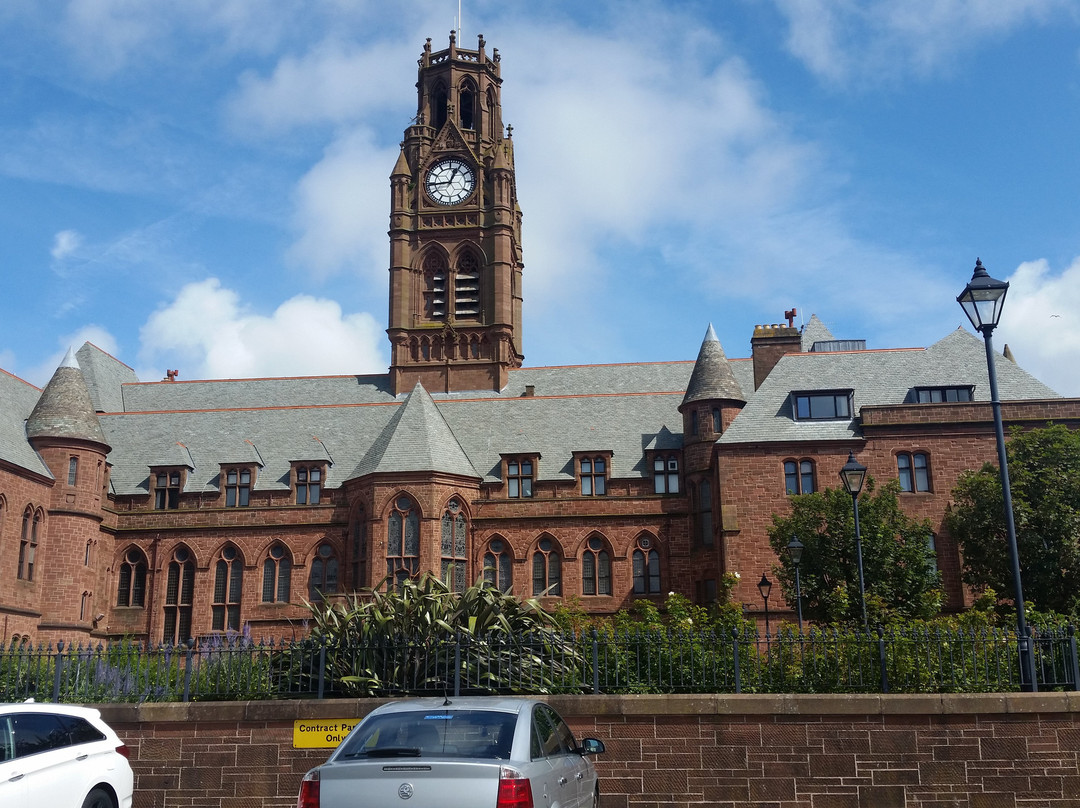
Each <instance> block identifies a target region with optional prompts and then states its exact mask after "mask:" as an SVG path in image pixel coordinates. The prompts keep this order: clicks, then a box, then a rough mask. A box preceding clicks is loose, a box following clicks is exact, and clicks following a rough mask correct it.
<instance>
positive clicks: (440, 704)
mask: <svg viewBox="0 0 1080 808" xmlns="http://www.w3.org/2000/svg"><path fill="white" fill-rule="evenodd" d="M537 703H538V701H537V699H527V698H515V697H509V696H459V697H457V698H454V697H446V698H411V699H401V700H400V701H392V702H388V703H386V704H383V705H380V706H379V707H377V708H375V709H374V710H372V711H371V713H370V714H371V715H376V714H378V715H384V714H386V713H405V712H414V711H421V710H441V711H444V712H452V711H454V710H487V711H489V712H502V713H520V712H521V711H523V710H527V709H531V708H532V705H534V704H537Z"/></svg>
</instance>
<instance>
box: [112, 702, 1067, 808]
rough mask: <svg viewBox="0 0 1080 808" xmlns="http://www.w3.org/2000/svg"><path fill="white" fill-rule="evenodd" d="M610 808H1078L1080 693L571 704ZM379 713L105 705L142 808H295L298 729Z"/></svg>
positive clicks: (315, 706) (353, 708) (312, 760)
mask: <svg viewBox="0 0 1080 808" xmlns="http://www.w3.org/2000/svg"><path fill="white" fill-rule="evenodd" d="M549 701H550V702H551V703H552V704H553V705H554V706H555V707H556V709H558V710H559V711H560V712H561V713H562V714H563V716H564V717H566V719H567V720H568V722H569V723H570V724H571V726H572V727H573V729H574V731H575V734H577V735H578V736H579V737H581V736H585V735H590V736H594V737H598V738H600V739H601V740H603V741H604V743H605V745H606V746H607V751H606V752H605V753H604V754H603V755H600V756H599V757H598V758H597V759H596V763H597V768H598V771H599V773H600V786H601V793H602V800H601V804H602V805H603V806H604V808H653V806H661V805H663V806H691V805H709V806H721V808H735V806H743V805H765V806H776V808H877V807H878V806H880V807H881V808H886V807H889V806H903V807H904V808H944V806H956V807H957V808H1016V807H1017V806H1027V807H1028V808H1076V806H1078V805H1080V797H1078V796H1077V795H1080V713H1078V712H1077V711H1076V708H1077V706H1078V705H1080V701H1077V699H1076V694H1069V693H1051V694H1034V693H1033V694H1009V695H1002V694H987V695H945V696H876V695H872V696H847V695H838V696H791V695H788V696H754V695H741V696H732V695H720V696H561V697H558V696H557V697H552V698H551V699H549ZM379 703H381V702H380V701H378V700H371V701H355V700H347V701H346V700H343V701H293V702H233V703H226V704H212V703H206V704H144V705H104V706H102V707H101V710H102V713H103V715H104V717H105V719H106V720H107V721H109V722H110V723H111V724H112V725H113V726H114V727H115V728H116V729H117V731H118V732H119V734H120V736H121V737H122V738H123V739H124V740H125V742H126V743H127V744H128V745H129V746H130V747H131V762H132V767H133V768H134V770H135V774H136V794H135V802H134V808H181V807H182V808H189V806H200V807H202V808H255V807H256V806H258V807H259V808H292V806H293V805H295V804H296V792H297V789H298V787H299V782H300V778H301V777H302V776H303V773H304V772H305V771H307V769H308V768H310V767H311V766H314V765H317V764H318V763H320V762H322V761H323V760H325V758H326V757H327V755H328V753H329V752H328V750H302V749H294V748H293V747H292V727H293V721H295V720H299V719H302V718H307V719H312V718H323V719H329V718H354V717H359V716H362V715H364V714H366V712H367V711H369V710H370V709H372V708H373V707H374V706H376V705H377V704H379Z"/></svg>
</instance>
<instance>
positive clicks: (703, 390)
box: [679, 323, 746, 410]
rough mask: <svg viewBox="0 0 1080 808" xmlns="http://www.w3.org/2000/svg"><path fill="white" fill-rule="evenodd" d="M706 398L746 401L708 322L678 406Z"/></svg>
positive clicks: (710, 399) (711, 399)
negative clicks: (707, 328) (680, 403)
mask: <svg viewBox="0 0 1080 808" xmlns="http://www.w3.org/2000/svg"><path fill="white" fill-rule="evenodd" d="M706 400H709V401H716V400H727V401H741V402H743V403H746V397H745V396H744V395H743V392H742V388H741V387H739V383H738V382H737V381H736V380H735V374H734V373H733V372H732V370H731V365H730V364H728V360H727V356H725V355H724V349H723V348H722V347H721V345H720V340H719V339H717V338H716V331H714V330H713V327H712V323H709V330H708V331H706V332H705V339H704V341H703V342H702V343H701V350H700V351H698V357H697V362H695V363H694V371H693V373H691V374H690V383H689V384H688V385H687V386H686V395H685V396H683V400H682V405H681V406H680V407H679V409H680V410H681V409H682V408H683V407H685V406H686V405H687V404H692V403H693V402H695V401H706Z"/></svg>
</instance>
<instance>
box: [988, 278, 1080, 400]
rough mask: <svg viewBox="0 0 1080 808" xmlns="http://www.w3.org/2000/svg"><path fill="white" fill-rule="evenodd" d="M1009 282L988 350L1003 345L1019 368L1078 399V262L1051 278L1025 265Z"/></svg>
mask: <svg viewBox="0 0 1080 808" xmlns="http://www.w3.org/2000/svg"><path fill="white" fill-rule="evenodd" d="M1007 280H1008V281H1009V292H1008V295H1007V297H1006V298H1005V308H1004V311H1003V313H1002V317H1001V323H1000V325H999V326H998V328H997V331H995V332H994V347H995V348H997V349H998V350H999V351H1000V350H1004V346H1005V344H1008V345H1009V347H1010V348H1011V349H1012V352H1013V354H1014V355H1015V356H1016V360H1017V362H1019V363H1020V366H1021V367H1023V368H1024V369H1025V370H1027V371H1029V372H1030V373H1032V374H1034V375H1035V376H1036V377H1037V378H1038V379H1040V380H1042V381H1044V382H1046V384H1048V385H1050V386H1051V387H1052V388H1054V389H1055V390H1056V391H1057V392H1059V393H1061V394H1062V395H1066V396H1080V257H1077V258H1075V259H1073V262H1072V264H1071V265H1070V266H1068V267H1066V268H1065V270H1064V271H1062V272H1060V273H1058V274H1053V273H1052V272H1051V270H1050V264H1049V263H1048V262H1047V261H1046V260H1045V259H1039V260H1037V261H1026V262H1025V263H1023V264H1021V265H1020V266H1019V267H1017V269H1016V272H1014V273H1013V274H1012V276H1011V277H1010V278H1008V279H1007Z"/></svg>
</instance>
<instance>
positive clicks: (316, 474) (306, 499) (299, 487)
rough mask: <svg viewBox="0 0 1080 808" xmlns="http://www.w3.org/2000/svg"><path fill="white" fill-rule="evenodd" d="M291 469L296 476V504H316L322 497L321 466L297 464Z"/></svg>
mask: <svg viewBox="0 0 1080 808" xmlns="http://www.w3.org/2000/svg"><path fill="white" fill-rule="evenodd" d="M293 471H294V473H295V477H296V504H297V505H318V504H319V501H320V500H321V499H322V477H323V472H322V468H321V467H320V466H297V467H296V468H295V469H294V470H293Z"/></svg>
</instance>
